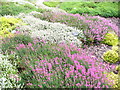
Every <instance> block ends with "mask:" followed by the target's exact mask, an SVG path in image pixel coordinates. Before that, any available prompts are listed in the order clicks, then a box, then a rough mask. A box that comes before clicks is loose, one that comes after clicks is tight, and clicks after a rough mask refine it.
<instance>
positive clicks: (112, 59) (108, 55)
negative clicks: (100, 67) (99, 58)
mask: <svg viewBox="0 0 120 90" xmlns="http://www.w3.org/2000/svg"><path fill="white" fill-rule="evenodd" d="M103 59H104V60H105V61H106V62H109V63H116V62H117V61H119V55H118V53H117V52H116V51H114V50H108V51H107V52H105V53H104V54H103Z"/></svg>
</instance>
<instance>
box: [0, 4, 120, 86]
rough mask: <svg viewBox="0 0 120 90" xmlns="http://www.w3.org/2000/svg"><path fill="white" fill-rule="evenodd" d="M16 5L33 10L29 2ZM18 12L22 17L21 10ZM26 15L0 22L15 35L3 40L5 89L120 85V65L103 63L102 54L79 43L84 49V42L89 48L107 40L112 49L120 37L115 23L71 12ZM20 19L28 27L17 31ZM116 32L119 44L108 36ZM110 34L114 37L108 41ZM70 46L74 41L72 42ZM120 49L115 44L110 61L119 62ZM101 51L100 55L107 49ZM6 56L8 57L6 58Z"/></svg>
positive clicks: (0, 75)
mask: <svg viewBox="0 0 120 90" xmlns="http://www.w3.org/2000/svg"><path fill="white" fill-rule="evenodd" d="M0 4H1V3H0ZM2 4H3V3H2ZM5 4H6V5H8V3H4V4H3V5H5ZM11 5H12V4H11ZM14 5H18V6H19V5H20V6H24V8H27V9H31V10H33V8H34V7H33V6H31V5H29V4H20V3H19V4H18V3H14ZM87 5H88V4H87ZM90 5H91V4H89V6H90ZM27 9H25V10H27ZM2 10H3V9H2ZM13 11H14V10H13ZM0 12H1V11H0ZM17 12H18V13H19V10H18V11H17ZM26 12H28V11H25V14H20V15H18V16H5V17H2V18H4V19H3V20H2V21H4V23H5V25H4V24H2V23H3V22H2V23H1V22H0V24H1V26H2V25H3V26H2V27H1V30H4V29H7V30H9V31H10V32H11V33H12V35H13V36H12V37H5V38H2V39H0V88H1V87H2V88H118V87H120V85H119V81H118V80H119V78H118V77H119V76H118V75H120V72H119V66H118V68H117V69H116V70H115V67H116V63H115V64H111V63H108V62H103V61H102V59H101V58H99V59H100V60H99V59H98V58H96V57H97V55H95V54H93V53H92V52H91V53H90V52H88V51H87V49H88V48H87V46H86V45H85V46H84V48H80V47H79V48H78V47H77V46H76V44H75V43H77V44H78V46H81V43H82V42H81V40H83V41H86V43H87V44H88V42H90V45H91V43H96V42H100V43H102V42H101V40H104V41H106V42H107V41H108V40H109V41H108V42H109V43H112V45H117V44H115V43H116V42H118V38H119V37H118V36H119V35H120V34H119V32H118V27H117V26H116V25H115V24H113V23H112V22H111V21H109V20H107V19H105V18H102V17H99V16H88V15H79V14H67V13H60V12H59V11H58V12H56V11H55V12H53V11H46V12H44V13H40V12H36V11H33V12H31V13H29V14H26ZM5 13H6V12H5ZM46 14H47V15H46ZM11 15H12V12H11ZM33 16H34V17H33ZM8 17H10V19H11V20H10V21H9V20H8V19H9V18H8ZM13 17H14V19H15V20H14V19H13ZM35 17H37V18H35ZM17 18H20V19H21V20H22V21H23V22H25V23H26V24H25V25H24V26H23V25H22V24H21V25H19V27H18V26H17V27H16V20H17ZM39 18H40V19H42V20H40V19H39ZM20 19H18V21H19V20H20ZM21 20H20V21H21ZM43 20H47V21H43ZM8 21H9V22H8ZM48 21H49V22H48ZM6 22H7V24H6ZM56 22H60V23H62V24H60V23H56ZM14 23H15V24H14ZM65 24H66V25H65ZM12 26H13V27H12ZM69 26H71V27H69ZM9 31H7V32H4V33H3V36H5V35H4V34H9V33H10V32H9ZM111 31H113V32H114V33H115V34H114V35H115V39H114V40H113V39H111V36H109V33H110V32H111ZM21 32H22V33H21ZM83 32H84V33H83ZM29 35H31V36H29ZM105 35H108V36H109V37H107V38H106V37H105ZM112 38H114V36H113V37H112ZM43 39H44V40H43ZM78 39H80V40H78ZM62 41H63V42H64V41H69V43H66V42H65V43H62ZM114 41H116V42H114ZM56 42H59V43H56ZM71 42H73V43H72V44H70V43H71ZM109 43H106V44H109ZM98 44H99V43H98ZM109 45H110V44H109ZM96 46H97V45H96ZM106 47H107V45H106ZM109 47H111V46H109ZM118 47H119V44H118ZM118 47H117V46H113V47H112V50H111V52H109V53H107V52H106V53H107V54H105V55H104V58H105V59H106V61H110V62H116V61H118V59H119V56H118V53H119V50H118ZM96 49H98V51H99V49H104V47H102V46H101V48H99V47H98V48H96ZM104 51H106V50H103V52H104ZM93 52H95V51H94V50H93ZM98 53H99V52H98ZM116 53H117V54H116ZM1 54H3V55H5V57H2V58H1ZM114 54H115V55H114ZM100 55H101V54H100ZM116 56H117V59H116Z"/></svg>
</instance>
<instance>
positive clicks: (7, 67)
mask: <svg viewBox="0 0 120 90" xmlns="http://www.w3.org/2000/svg"><path fill="white" fill-rule="evenodd" d="M17 73H18V71H17V68H16V67H15V66H14V65H12V64H11V62H10V61H9V60H8V59H7V57H6V56H3V55H2V56H1V57H0V88H21V87H22V85H21V84H18V81H19V80H20V77H19V76H18V74H17Z"/></svg>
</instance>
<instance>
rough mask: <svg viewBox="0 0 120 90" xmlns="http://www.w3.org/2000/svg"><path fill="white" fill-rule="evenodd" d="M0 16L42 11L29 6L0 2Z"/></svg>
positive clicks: (42, 10)
mask: <svg viewBox="0 0 120 90" xmlns="http://www.w3.org/2000/svg"><path fill="white" fill-rule="evenodd" d="M1 3H2V5H1V6H0V15H2V16H4V15H18V14H19V13H29V12H31V11H38V12H44V11H45V10H44V9H41V8H36V7H35V6H32V5H30V4H19V3H17V2H16V3H15V2H9V3H6V2H1Z"/></svg>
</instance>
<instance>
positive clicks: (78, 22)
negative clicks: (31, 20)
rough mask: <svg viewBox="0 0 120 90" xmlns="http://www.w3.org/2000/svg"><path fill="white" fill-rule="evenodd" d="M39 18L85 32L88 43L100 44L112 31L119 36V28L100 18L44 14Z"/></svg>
mask: <svg viewBox="0 0 120 90" xmlns="http://www.w3.org/2000/svg"><path fill="white" fill-rule="evenodd" d="M37 18H38V16H37ZM39 18H40V19H42V20H47V21H50V22H60V23H64V24H66V25H68V26H72V27H76V28H78V29H80V30H83V32H84V35H85V36H86V41H87V42H100V41H102V40H103V39H104V36H105V35H106V34H107V33H108V32H111V31H114V32H115V33H116V34H117V35H119V34H118V33H119V32H118V26H116V25H115V24H113V23H112V22H111V21H110V20H107V19H105V18H102V17H99V16H88V15H79V14H68V13H67V14H66V13H59V12H58V13H54V12H44V13H43V15H40V16H39ZM109 38H110V37H109ZM110 43H112V42H110Z"/></svg>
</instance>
